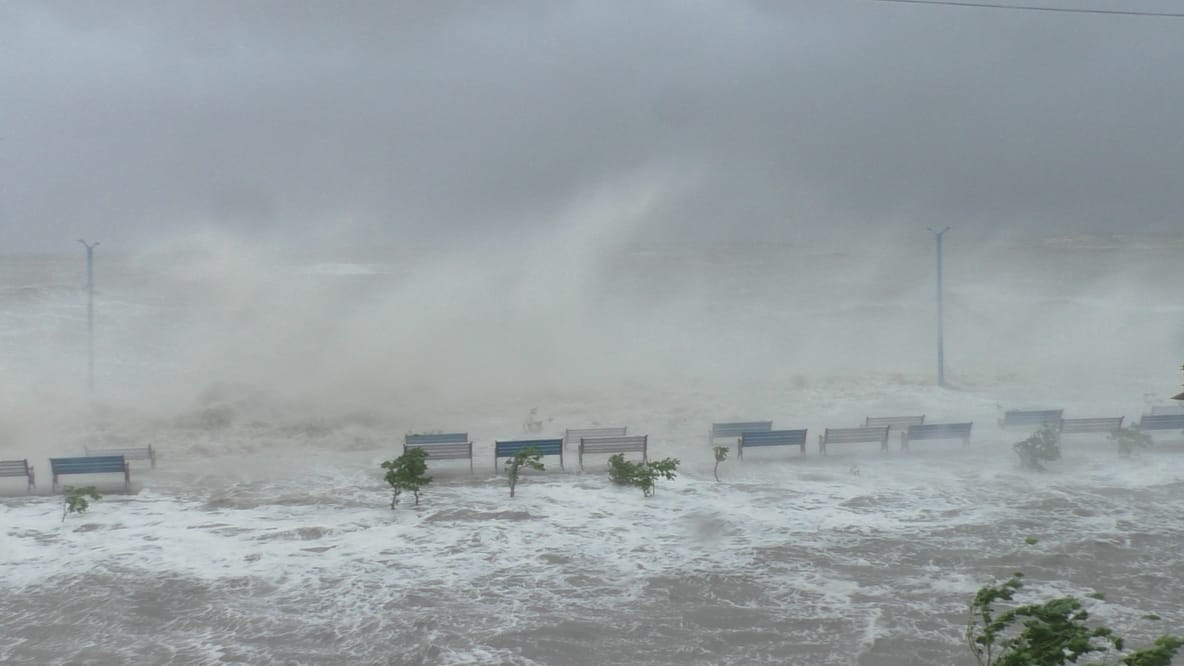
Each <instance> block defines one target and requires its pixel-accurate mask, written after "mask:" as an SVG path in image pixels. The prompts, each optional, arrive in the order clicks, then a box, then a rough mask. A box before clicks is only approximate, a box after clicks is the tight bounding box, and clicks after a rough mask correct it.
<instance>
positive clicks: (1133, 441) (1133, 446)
mask: <svg viewBox="0 0 1184 666" xmlns="http://www.w3.org/2000/svg"><path fill="white" fill-rule="evenodd" d="M1109 439H1110V441H1111V442H1114V445H1115V446H1117V447H1118V455H1120V456H1122V457H1123V458H1129V457H1130V456H1131V454H1133V453H1135V452H1136V451H1139V450H1141V449H1147V448H1150V447H1151V435H1148V434H1147V433H1145V432H1139V430H1138V429H1137V428H1134V427H1127V428H1119V429H1118V430H1115V431H1114V432H1112V433H1110V436H1109Z"/></svg>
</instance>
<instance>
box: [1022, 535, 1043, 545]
mask: <svg viewBox="0 0 1184 666" xmlns="http://www.w3.org/2000/svg"><path fill="white" fill-rule="evenodd" d="M1039 542H1040V540H1039V539H1037V538H1036V537H1034V536H1030V537H1024V543H1026V544H1028V545H1029V546H1035V545H1036V544H1037V543H1039Z"/></svg>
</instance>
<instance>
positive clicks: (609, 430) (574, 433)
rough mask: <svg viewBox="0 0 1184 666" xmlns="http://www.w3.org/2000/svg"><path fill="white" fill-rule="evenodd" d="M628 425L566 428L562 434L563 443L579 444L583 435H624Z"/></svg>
mask: <svg viewBox="0 0 1184 666" xmlns="http://www.w3.org/2000/svg"><path fill="white" fill-rule="evenodd" d="M626 430H628V426H598V427H595V428H568V429H567V431H566V432H564V434H563V443H564V444H566V445H569V446H573V445H574V446H579V444H580V439H582V438H584V437H624V436H625V434H626Z"/></svg>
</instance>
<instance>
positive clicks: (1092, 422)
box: [1061, 416, 1126, 435]
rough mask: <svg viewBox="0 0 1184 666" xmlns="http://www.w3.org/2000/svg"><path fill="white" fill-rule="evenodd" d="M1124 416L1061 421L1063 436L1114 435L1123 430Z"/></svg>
mask: <svg viewBox="0 0 1184 666" xmlns="http://www.w3.org/2000/svg"><path fill="white" fill-rule="evenodd" d="M1124 418H1126V417H1124V416H1103V417H1097V418H1088V419H1061V434H1062V435H1083V434H1088V433H1099V432H1101V433H1112V432H1115V431H1117V430H1122V420H1123V419H1124Z"/></svg>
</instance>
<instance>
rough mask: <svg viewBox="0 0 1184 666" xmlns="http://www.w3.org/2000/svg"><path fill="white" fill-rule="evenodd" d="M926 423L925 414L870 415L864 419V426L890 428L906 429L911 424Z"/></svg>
mask: <svg viewBox="0 0 1184 666" xmlns="http://www.w3.org/2000/svg"><path fill="white" fill-rule="evenodd" d="M924 423H925V415H924V414H922V415H920V416H869V417H867V418H865V419H864V420H863V427H865V428H877V427H879V426H888V428H889V430H904V429H905V428H907V427H909V426H911V425H922V424H924Z"/></svg>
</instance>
